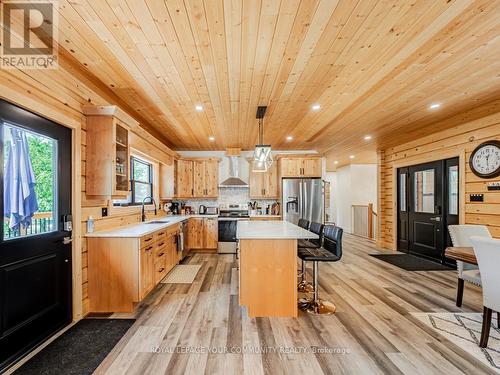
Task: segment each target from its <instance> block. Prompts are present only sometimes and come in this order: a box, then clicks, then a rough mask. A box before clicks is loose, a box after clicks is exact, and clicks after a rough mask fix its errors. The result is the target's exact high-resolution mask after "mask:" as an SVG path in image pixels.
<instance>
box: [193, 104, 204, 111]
mask: <svg viewBox="0 0 500 375" xmlns="http://www.w3.org/2000/svg"><path fill="white" fill-rule="evenodd" d="M194 109H196V110H197V111H198V112H201V111H203V106H202V105H201V104H196V106H195V107H194Z"/></svg>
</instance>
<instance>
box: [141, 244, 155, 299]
mask: <svg viewBox="0 0 500 375" xmlns="http://www.w3.org/2000/svg"><path fill="white" fill-rule="evenodd" d="M154 248H155V246H154V244H150V245H146V246H145V247H143V248H141V250H140V253H141V255H140V284H139V289H140V293H139V295H140V299H143V298H144V297H146V296H147V295H148V293H149V292H151V290H153V288H154V286H155V279H154V269H153V266H154V251H153V250H154Z"/></svg>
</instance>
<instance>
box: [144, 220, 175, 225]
mask: <svg viewBox="0 0 500 375" xmlns="http://www.w3.org/2000/svg"><path fill="white" fill-rule="evenodd" d="M167 223H169V221H168V220H155V221H148V222H146V223H143V224H167Z"/></svg>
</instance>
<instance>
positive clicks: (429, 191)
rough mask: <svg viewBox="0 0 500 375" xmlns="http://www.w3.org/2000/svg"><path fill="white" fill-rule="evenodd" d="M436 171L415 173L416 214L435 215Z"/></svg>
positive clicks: (429, 170) (428, 170)
mask: <svg viewBox="0 0 500 375" xmlns="http://www.w3.org/2000/svg"><path fill="white" fill-rule="evenodd" d="M434 175H435V171H434V169H427V170H425V171H418V172H415V191H414V197H415V202H414V206H415V212H422V213H434V205H435V204H434V200H435V192H434V189H435V183H434Z"/></svg>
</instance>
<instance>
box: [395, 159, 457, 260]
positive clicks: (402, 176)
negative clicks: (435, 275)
mask: <svg viewBox="0 0 500 375" xmlns="http://www.w3.org/2000/svg"><path fill="white" fill-rule="evenodd" d="M397 178H398V194H397V199H398V205H397V207H398V231H397V233H398V250H400V251H405V252H409V253H413V254H416V255H423V256H426V257H430V258H434V259H437V260H440V261H442V262H444V261H445V258H444V250H445V248H446V247H447V246H448V245H449V244H450V239H449V235H448V231H447V230H446V228H447V227H448V225H450V224H457V223H458V208H459V204H458V200H459V193H458V186H459V184H458V158H454V159H448V160H439V161H435V162H431V163H426V164H420V165H414V166H410V167H406V168H400V169H398V173H397Z"/></svg>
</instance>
